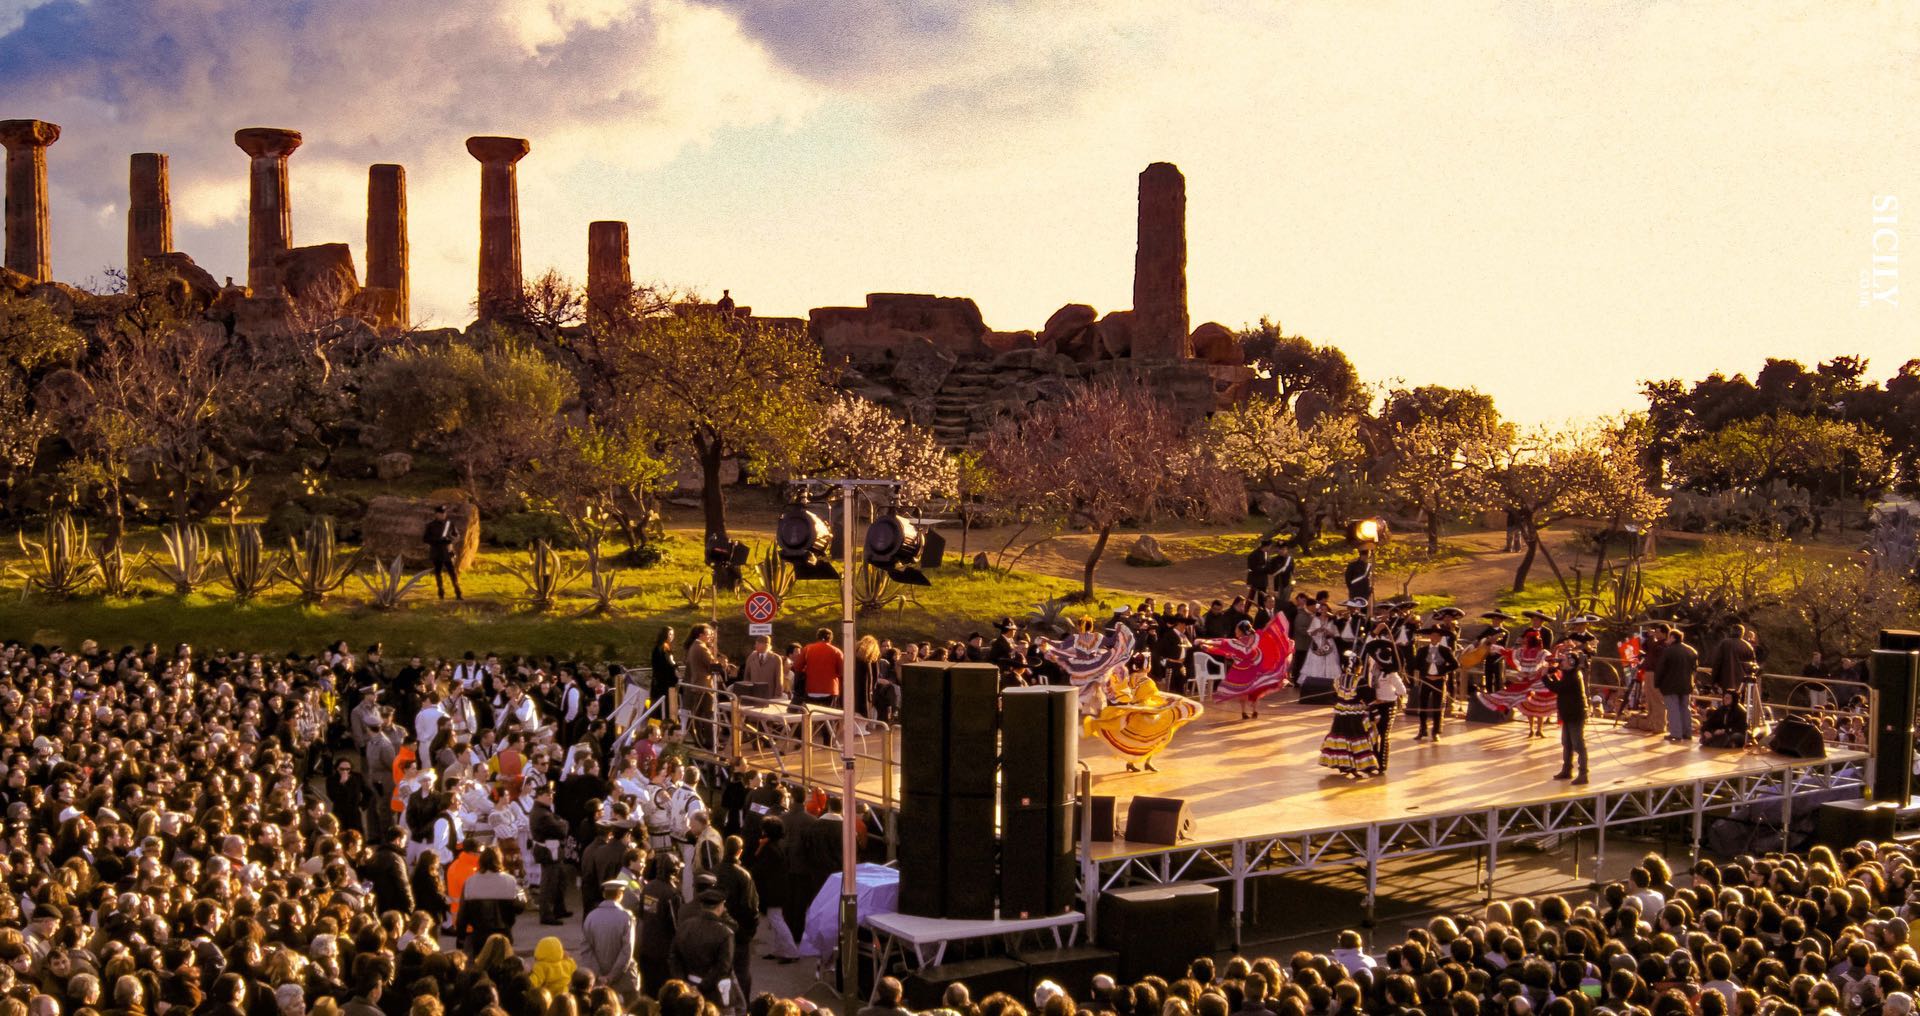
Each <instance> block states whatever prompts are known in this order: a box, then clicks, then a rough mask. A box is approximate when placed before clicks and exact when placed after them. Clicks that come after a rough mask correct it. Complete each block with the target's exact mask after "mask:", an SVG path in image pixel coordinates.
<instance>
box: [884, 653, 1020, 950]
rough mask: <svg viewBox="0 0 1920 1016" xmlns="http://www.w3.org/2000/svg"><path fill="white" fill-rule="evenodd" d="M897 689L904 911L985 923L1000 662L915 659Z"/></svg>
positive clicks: (989, 905)
mask: <svg viewBox="0 0 1920 1016" xmlns="http://www.w3.org/2000/svg"><path fill="white" fill-rule="evenodd" d="M900 690H901V702H900V775H901V784H902V787H901V800H900V816H899V829H898V831H899V837H900V912H901V913H904V914H913V915H915V916H918V917H945V918H960V919H966V920H990V919H992V917H993V887H994V878H993V850H994V836H993V807H994V793H993V790H994V778H993V777H994V753H995V750H996V747H997V743H998V736H997V735H998V732H999V725H1000V711H999V690H1000V671H999V668H997V667H994V666H993V665H991V664H973V663H960V664H947V663H916V664H911V665H909V666H907V667H905V668H903V671H902V673H901V689H900Z"/></svg>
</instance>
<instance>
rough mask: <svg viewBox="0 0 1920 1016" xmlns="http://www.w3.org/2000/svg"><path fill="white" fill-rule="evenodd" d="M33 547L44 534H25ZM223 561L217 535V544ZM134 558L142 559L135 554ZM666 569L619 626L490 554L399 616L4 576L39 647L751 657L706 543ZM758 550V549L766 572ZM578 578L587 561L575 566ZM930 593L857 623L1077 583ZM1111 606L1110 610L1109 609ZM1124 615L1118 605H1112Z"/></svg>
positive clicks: (799, 632) (985, 605)
mask: <svg viewBox="0 0 1920 1016" xmlns="http://www.w3.org/2000/svg"><path fill="white" fill-rule="evenodd" d="M28 535H29V538H34V537H35V536H36V535H37V534H34V533H29V534H28ZM210 538H211V542H212V544H213V547H214V548H215V553H216V556H217V553H218V548H219V546H220V544H221V540H220V537H219V534H218V533H217V532H210ZM0 547H4V552H3V553H0V565H4V566H6V567H9V568H17V567H20V566H22V565H23V564H24V558H23V557H22V556H21V554H20V551H19V547H18V545H17V544H16V543H15V542H14V541H13V540H12V539H10V538H9V539H6V540H5V542H4V543H0ZM129 547H130V550H129V557H130V558H137V557H139V556H140V553H144V552H145V551H147V550H153V551H154V552H155V553H156V554H159V553H160V552H159V550H158V547H159V541H158V537H157V535H156V534H154V533H152V532H141V533H138V534H135V535H133V536H131V537H130V538H129ZM136 550H137V551H138V552H136ZM667 550H668V556H667V560H666V561H665V562H663V563H661V564H658V565H655V566H653V567H650V568H627V569H622V570H621V571H620V579H621V584H622V585H625V586H630V587H632V593H631V594H630V595H629V596H626V597H624V598H622V599H621V600H619V601H618V612H617V613H615V614H613V615H610V616H598V617H588V616H583V615H584V612H585V611H586V610H587V608H588V607H589V606H590V600H589V599H588V597H587V594H586V593H585V591H584V589H583V586H584V584H585V581H584V579H580V580H577V581H576V582H575V584H574V586H573V587H572V589H571V590H570V591H569V592H568V593H567V594H566V595H565V596H563V597H562V599H561V603H560V605H559V606H558V607H556V608H555V609H553V610H550V611H547V612H545V613H535V612H533V611H531V610H528V609H527V608H526V607H525V606H524V605H523V601H524V597H525V591H524V587H523V586H522V584H521V582H520V580H519V579H517V578H516V577H514V576H513V575H512V574H511V573H509V572H508V571H507V566H508V565H516V566H518V565H521V564H523V562H524V560H525V558H526V555H525V553H524V552H516V551H501V550H488V551H485V552H483V553H482V555H481V556H480V559H479V560H478V561H477V562H476V563H475V565H474V567H472V568H471V569H469V570H468V572H467V573H466V574H465V575H464V576H463V577H462V580H461V581H462V585H463V587H464V591H465V593H466V600H465V601H464V602H460V603H455V602H454V601H452V600H451V599H449V600H446V601H444V602H443V601H439V600H436V599H435V598H434V590H433V582H432V580H431V578H429V579H426V580H424V581H423V582H422V583H421V584H420V585H419V586H417V587H416V588H415V590H414V591H413V593H412V594H411V596H410V597H409V598H408V600H407V601H406V603H405V604H404V605H403V606H401V607H400V609H398V610H391V611H383V610H375V609H373V608H371V607H369V606H368V605H367V604H368V600H369V599H370V598H369V596H368V595H367V591H366V589H365V588H364V587H363V586H362V585H361V583H360V581H359V580H358V579H357V578H356V579H349V580H348V583H347V585H346V586H345V587H344V588H342V589H341V590H340V592H338V593H336V594H334V595H333V596H331V597H329V598H328V599H327V600H326V601H324V602H322V603H321V604H319V605H317V606H312V607H309V606H304V605H302V604H300V603H298V602H296V601H295V599H294V596H293V594H292V592H291V591H290V590H289V589H287V588H286V587H285V586H284V585H281V586H276V587H275V588H274V589H272V590H270V591H268V592H267V593H266V594H265V595H263V596H261V597H258V598H256V599H255V601H254V602H252V603H249V604H237V603H234V602H233V600H232V598H231V596H229V595H227V594H226V590H225V587H224V586H223V585H221V583H220V582H219V581H218V578H219V577H220V575H221V573H220V570H219V567H218V565H217V563H216V564H215V565H214V566H213V568H212V569H211V571H210V575H209V581H208V584H207V585H206V586H205V587H204V588H202V589H199V590H196V591H195V592H193V593H192V594H189V595H187V596H184V597H182V596H178V595H175V594H174V593H173V591H172V589H171V587H170V586H169V585H168V584H167V583H166V582H164V581H163V580H162V579H161V578H160V577H159V576H157V575H154V574H153V573H152V572H151V571H150V570H148V569H145V568H141V569H139V571H140V578H139V580H138V583H137V588H136V589H135V590H134V595H133V596H131V597H129V598H126V599H118V600H108V599H106V598H104V597H102V596H100V595H99V594H98V593H97V592H96V593H92V594H90V595H87V596H83V597H79V598H76V599H73V600H67V601H53V600H50V599H48V598H46V597H43V596H37V595H35V596H27V597H22V595H21V589H22V585H23V583H22V580H21V578H20V577H19V576H18V575H15V574H8V575H6V577H5V579H4V589H5V594H4V595H0V638H17V639H22V640H25V641H32V642H42V643H62V644H67V645H75V644H78V643H79V642H80V641H81V640H83V639H89V638H91V639H95V640H97V641H99V642H100V643H102V644H104V645H108V646H114V647H117V646H119V645H122V644H127V643H133V644H140V643H145V642H148V641H163V642H173V641H185V642H191V643H193V644H195V645H196V646H199V647H201V648H202V649H203V650H208V649H212V648H216V647H223V648H239V647H244V648H246V649H248V650H250V651H253V650H257V651H261V652H276V653H277V652H285V651H288V650H297V651H299V652H301V653H309V652H316V651H318V650H319V649H320V648H322V647H323V646H324V645H326V644H329V643H331V642H332V641H334V640H336V639H342V638H344V639H346V640H348V641H349V642H350V643H352V644H353V645H355V646H356V647H358V646H363V645H365V644H367V643H369V642H375V641H378V642H382V643H384V644H385V646H386V648H387V652H388V654H389V655H411V654H413V653H421V654H426V655H441V656H443V655H448V654H455V655H457V654H459V653H461V652H464V651H466V650H468V649H472V650H475V651H477V652H482V653H484V652H487V651H495V652H500V653H503V654H516V653H527V654H538V655H547V654H553V655H561V656H577V657H582V658H589V659H620V660H626V661H635V660H644V659H645V657H646V655H647V651H648V649H649V648H650V647H651V645H652V640H653V639H654V638H655V637H656V635H657V634H658V632H659V629H660V626H661V625H663V624H670V625H673V626H674V628H675V629H676V630H677V631H678V632H679V633H680V634H681V635H682V636H684V633H685V632H686V630H687V627H688V625H690V624H693V623H695V622H698V621H705V620H709V619H712V618H717V619H718V621H719V624H720V633H721V639H722V645H723V646H724V647H725V649H726V651H727V652H729V653H738V652H740V651H742V650H744V648H745V644H746V620H745V619H744V618H743V617H742V616H741V613H740V609H741V604H742V602H743V601H744V599H745V598H746V596H747V592H748V591H747V590H746V589H745V588H742V589H740V590H737V591H734V592H721V593H720V594H719V598H718V602H717V604H716V603H715V602H714V600H712V599H711V598H708V599H704V600H702V601H701V603H700V605H699V606H698V607H695V606H692V605H690V604H689V603H688V602H687V599H686V596H685V595H683V593H682V591H681V590H682V587H683V586H686V585H689V584H691V583H693V582H695V581H696V580H698V579H701V578H704V577H705V576H706V574H707V571H706V569H705V568H704V567H703V566H701V564H700V549H699V547H698V545H697V543H696V542H695V541H693V540H689V539H686V538H683V537H678V536H674V537H669V538H668V544H667ZM758 551H759V548H757V547H756V548H755V560H758ZM565 557H566V558H567V560H568V561H569V563H572V564H579V563H580V562H581V561H582V560H583V559H584V555H581V554H577V553H570V554H566V555H565ZM929 577H930V578H931V579H932V581H933V583H934V584H933V585H932V586H931V587H921V588H906V589H905V592H907V593H908V594H909V599H907V600H903V601H902V602H899V603H896V604H895V605H892V606H889V607H887V608H885V609H883V610H880V611H878V612H875V613H873V614H870V615H867V616H864V617H861V618H860V619H859V622H858V623H859V630H860V631H861V632H863V633H871V634H874V635H879V636H883V637H889V638H895V639H902V638H915V639H919V638H964V637H965V636H966V635H967V634H968V633H969V632H972V631H981V632H985V633H987V634H991V628H990V627H989V625H990V622H992V621H993V620H994V619H995V618H997V617H999V616H1001V615H1003V614H1013V615H1015V616H1016V617H1019V616H1023V615H1025V614H1026V613H1027V612H1028V611H1029V610H1030V609H1031V608H1032V607H1033V605H1034V604H1037V603H1039V602H1040V601H1042V600H1045V599H1048V598H1051V597H1057V596H1061V595H1064V594H1065V593H1068V592H1071V591H1074V590H1077V589H1078V588H1079V583H1077V582H1074V581H1071V580H1067V579H1053V578H1047V577H1043V576H1037V575H1032V574H1027V573H1022V572H1013V573H1011V574H1009V575H1004V576H1002V575H999V574H997V573H992V572H984V571H983V572H978V573H975V572H972V571H969V570H968V569H966V568H963V567H959V566H957V565H949V566H947V567H945V568H941V569H938V570H935V571H933V572H931V573H929ZM1104 598H1105V597H1104V596H1103V597H1102V599H1104ZM1114 602H1115V603H1118V602H1120V601H1119V600H1115V601H1114ZM1105 610H1106V605H1105V603H1104V602H1096V603H1095V604H1092V605H1089V606H1086V607H1082V608H1077V609H1076V610H1075V611H1071V612H1070V615H1072V616H1078V615H1079V614H1082V613H1089V614H1091V613H1104V612H1105ZM839 618H840V587H839V584H838V583H836V582H820V581H814V582H800V583H796V584H795V586H794V588H793V591H792V592H791V593H790V594H789V596H788V598H787V602H786V603H784V604H783V605H782V609H781V612H780V616H779V617H778V618H777V619H776V621H775V623H774V638H775V641H776V642H777V643H782V644H783V643H785V642H786V641H788V640H805V639H807V638H810V637H811V635H812V632H813V630H814V629H815V628H817V627H819V626H821V625H825V624H831V625H833V626H834V627H835V631H836V633H837V632H838V621H839Z"/></svg>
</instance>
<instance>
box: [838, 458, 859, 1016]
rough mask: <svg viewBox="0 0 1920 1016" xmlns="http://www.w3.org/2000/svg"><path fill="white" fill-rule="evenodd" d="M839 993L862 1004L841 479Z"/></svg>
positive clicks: (846, 535) (846, 490)
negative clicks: (855, 875) (855, 874)
mask: <svg viewBox="0 0 1920 1016" xmlns="http://www.w3.org/2000/svg"><path fill="white" fill-rule="evenodd" d="M838 486H839V487H840V512H841V515H840V519H841V522H840V766H841V772H840V997H841V999H842V1001H841V1012H842V1013H843V1014H844V1016H853V1013H854V1012H856V1011H857V1010H858V1009H859V1008H860V1002H859V995H860V920H859V918H860V914H859V911H860V894H859V885H858V884H857V883H856V882H855V881H854V868H855V866H856V861H857V859H856V857H855V856H854V855H855V852H856V850H857V848H856V846H855V843H856V840H855V838H854V834H853V832H854V830H853V823H854V820H855V819H856V818H857V817H858V812H859V809H857V808H855V807H854V804H853V794H854V783H855V781H854V773H853V764H854V757H853V736H854V716H853V712H854V710H853V701H854V696H853V508H854V501H855V497H854V494H855V491H856V490H857V489H858V488H857V487H856V486H855V485H854V484H852V483H846V482H843V483H840V484H839V485H838Z"/></svg>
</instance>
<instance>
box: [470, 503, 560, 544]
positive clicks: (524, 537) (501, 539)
mask: <svg viewBox="0 0 1920 1016" xmlns="http://www.w3.org/2000/svg"><path fill="white" fill-rule="evenodd" d="M480 538H481V540H483V541H484V542H486V543H488V544H491V545H493V546H495V547H504V548H506V549H507V550H527V549H529V548H531V547H532V546H533V545H534V544H535V543H545V544H546V545H547V546H549V547H553V548H556V549H559V550H578V549H580V547H579V545H580V539H579V536H578V534H577V533H576V532H575V531H574V527H572V526H570V525H568V524H567V520H566V518H565V517H564V516H562V515H561V514H560V513H559V512H545V511H533V512H509V513H507V514H505V515H500V516H496V517H494V518H491V519H488V520H487V526H486V528H485V529H483V530H481V533H480Z"/></svg>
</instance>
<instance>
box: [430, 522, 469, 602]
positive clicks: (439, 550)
mask: <svg viewBox="0 0 1920 1016" xmlns="http://www.w3.org/2000/svg"><path fill="white" fill-rule="evenodd" d="M420 539H421V540H423V541H424V542H425V543H426V545H427V560H429V561H431V562H432V563H433V588H434V590H435V591H436V592H438V593H439V594H440V598H441V599H443V600H444V599H446V598H447V587H446V583H445V582H443V581H442V580H441V576H443V575H444V576H446V579H447V580H449V581H451V582H452V583H453V598H454V599H456V600H458V599H463V597H462V596H461V595H460V568H459V563H458V561H457V560H456V559H455V557H454V553H453V545H454V544H456V543H458V542H460V530H459V528H458V527H456V526H455V525H454V524H453V520H452V519H450V518H448V517H447V506H446V505H443V504H440V505H434V506H433V518H432V519H430V520H428V522H427V529H426V532H424V533H422V534H421V535H420Z"/></svg>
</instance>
